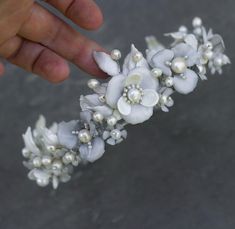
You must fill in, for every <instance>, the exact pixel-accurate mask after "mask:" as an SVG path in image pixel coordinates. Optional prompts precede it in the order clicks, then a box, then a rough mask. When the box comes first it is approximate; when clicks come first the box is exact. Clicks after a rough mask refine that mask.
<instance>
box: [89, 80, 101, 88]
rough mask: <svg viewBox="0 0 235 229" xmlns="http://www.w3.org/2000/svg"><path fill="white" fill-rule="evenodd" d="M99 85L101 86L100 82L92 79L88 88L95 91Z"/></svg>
mask: <svg viewBox="0 0 235 229" xmlns="http://www.w3.org/2000/svg"><path fill="white" fill-rule="evenodd" d="M99 85H100V83H99V81H98V80H96V79H90V80H88V82H87V86H88V87H89V88H90V89H95V88H97V87H98V86H99Z"/></svg>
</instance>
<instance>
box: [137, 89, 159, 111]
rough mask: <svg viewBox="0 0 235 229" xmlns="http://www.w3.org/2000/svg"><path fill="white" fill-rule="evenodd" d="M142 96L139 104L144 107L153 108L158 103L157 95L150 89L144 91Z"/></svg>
mask: <svg viewBox="0 0 235 229" xmlns="http://www.w3.org/2000/svg"><path fill="white" fill-rule="evenodd" d="M143 93H144V95H143V98H142V101H141V104H142V105H144V106H146V107H153V106H155V105H156V104H157V103H158V101H159V95H158V93H157V92H156V91H154V90H151V89H145V90H144V91H143Z"/></svg>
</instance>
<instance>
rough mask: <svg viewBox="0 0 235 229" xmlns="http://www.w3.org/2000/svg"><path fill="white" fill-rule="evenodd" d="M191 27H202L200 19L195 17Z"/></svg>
mask: <svg viewBox="0 0 235 229" xmlns="http://www.w3.org/2000/svg"><path fill="white" fill-rule="evenodd" d="M192 24H193V27H200V26H202V19H201V18H199V17H195V18H194V19H193V23H192Z"/></svg>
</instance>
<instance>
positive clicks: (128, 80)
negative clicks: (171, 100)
mask: <svg viewBox="0 0 235 229" xmlns="http://www.w3.org/2000/svg"><path fill="white" fill-rule="evenodd" d="M157 87H158V81H156V79H154V78H153V77H152V75H151V72H150V71H149V70H148V69H147V68H143V67H138V68H135V69H133V70H132V71H130V72H129V74H128V76H127V77H126V76H124V75H122V74H120V75H118V76H115V77H113V78H112V79H111V80H110V81H109V83H108V87H107V92H106V95H105V98H106V103H107V104H108V105H109V106H110V107H112V108H114V109H115V108H117V109H118V111H119V112H120V114H121V116H122V118H123V119H124V120H125V121H126V122H127V123H130V124H137V123H142V122H144V121H146V120H148V119H149V118H150V117H151V116H152V114H153V107H154V106H155V105H156V104H157V103H158V100H159V96H158V93H157V92H156V90H157Z"/></svg>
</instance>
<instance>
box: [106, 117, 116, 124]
mask: <svg viewBox="0 0 235 229" xmlns="http://www.w3.org/2000/svg"><path fill="white" fill-rule="evenodd" d="M107 123H108V125H109V126H114V125H116V123H117V119H116V118H115V117H114V116H110V117H108V118H107Z"/></svg>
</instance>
